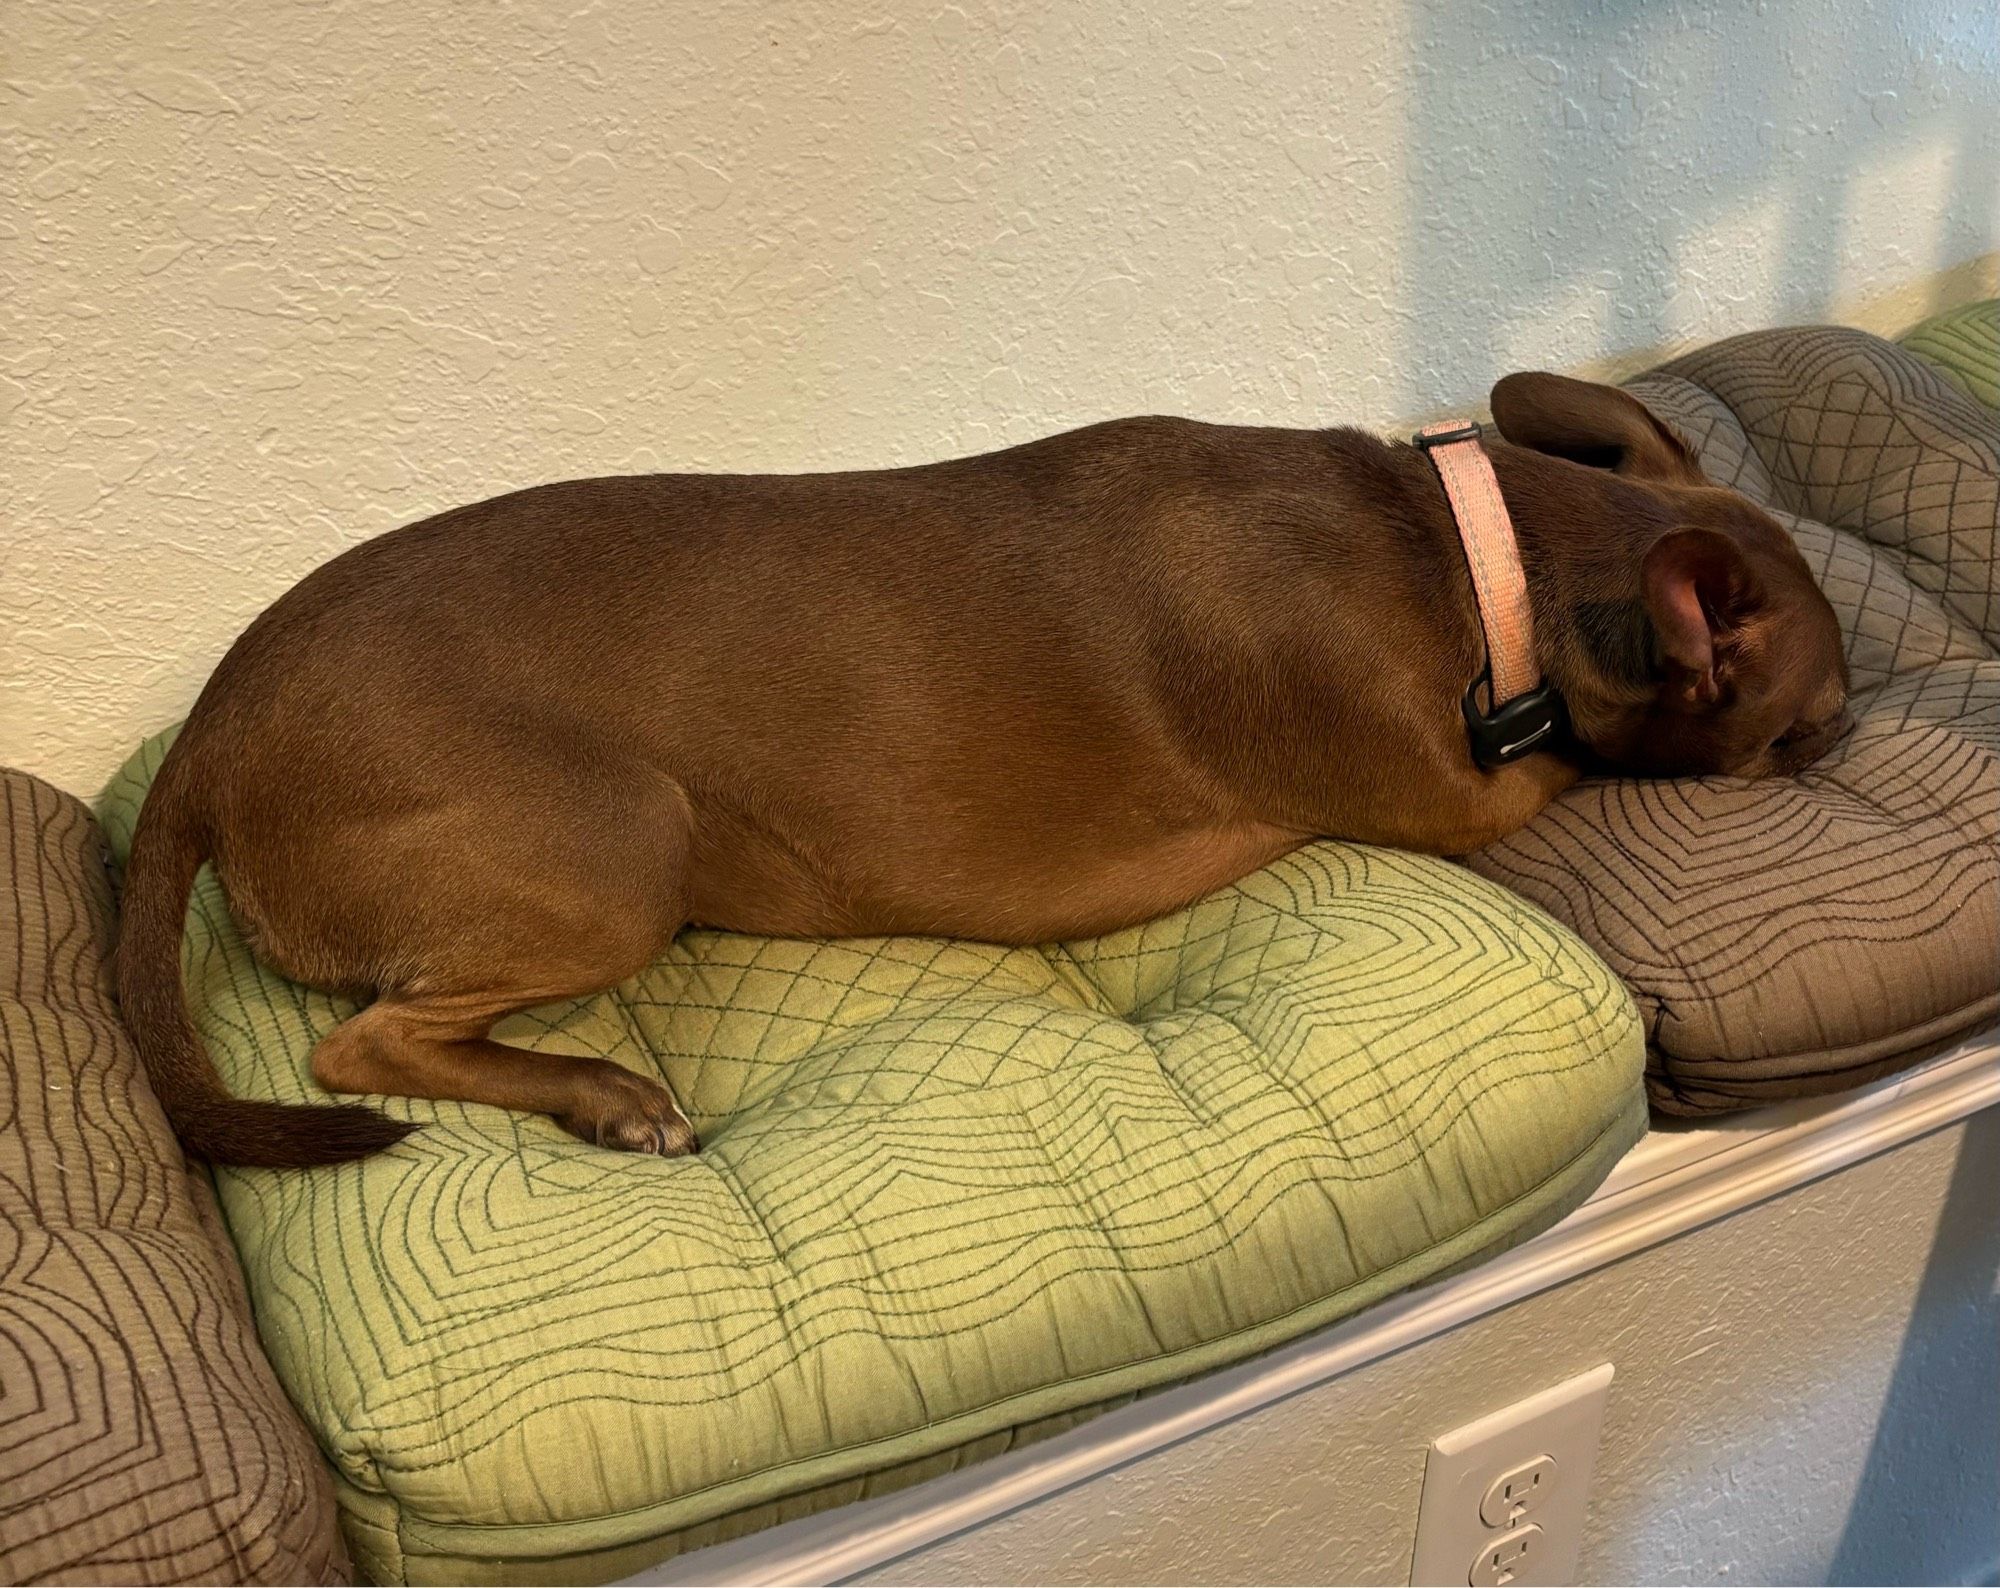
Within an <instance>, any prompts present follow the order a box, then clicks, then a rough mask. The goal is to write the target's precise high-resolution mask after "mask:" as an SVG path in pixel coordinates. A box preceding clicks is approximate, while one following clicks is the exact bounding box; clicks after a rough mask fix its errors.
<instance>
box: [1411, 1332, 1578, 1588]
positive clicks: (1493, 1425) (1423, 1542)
mask: <svg viewBox="0 0 2000 1588" xmlns="http://www.w3.org/2000/svg"><path fill="white" fill-rule="evenodd" d="M1610 1389H1611V1365H1610V1363H1608V1362H1607V1363H1606V1364H1605V1365H1604V1366H1602V1367H1597V1368H1592V1369H1591V1370H1590V1371H1589V1372H1588V1373H1582V1374H1579V1375H1578V1376H1577V1377H1575V1378H1573V1379H1570V1380H1569V1381H1568V1382H1567V1383H1563V1384H1558V1385H1556V1386H1555V1388H1553V1389H1547V1390H1543V1391H1542V1392H1541V1393H1540V1394H1539V1395H1531V1396H1529V1397H1528V1398H1527V1399H1526V1400H1523V1401H1517V1402H1515V1403H1514V1404H1513V1405H1512V1406H1506V1407H1502V1408H1501V1409H1500V1410H1499V1411H1497V1412H1494V1413H1492V1414H1491V1415H1490V1416H1486V1417H1482V1418H1480V1419H1479V1420H1478V1421H1477V1422H1471V1423H1467V1424H1466V1425H1465V1426H1464V1427H1462V1428H1454V1429H1453V1430H1452V1431H1451V1432H1450V1433H1448V1434H1445V1435H1443V1436H1442V1437H1440V1438H1438V1439H1436V1440H1434V1441H1432V1444H1431V1450H1430V1458H1429V1460H1428V1461H1427V1462H1426V1463H1425V1466H1424V1494H1423V1500H1422V1503H1421V1505H1420V1507H1419V1509H1418V1512H1417V1547H1416V1554H1415V1557H1414V1558H1413V1559H1412V1561H1411V1563H1410V1581H1411V1582H1412V1583H1416V1584H1431V1585H1436V1584H1446V1583H1448V1584H1450V1585H1451V1588H1462V1585H1466V1584H1470V1585H1473V1588H1560V1585H1562V1584H1565V1583H1568V1582H1569V1581H1570V1580H1571V1578H1572V1577H1573V1576H1574V1575H1575V1572H1576V1557H1577V1555H1578V1553H1579V1551H1581V1549H1582V1548H1583V1520H1584V1513H1585V1511H1586V1509H1587V1508H1588V1505H1589V1501H1590V1475H1591V1470H1592V1468H1594V1467H1595V1466H1596V1464H1597V1440H1598V1435H1599V1434H1600V1433H1601V1432H1602V1430H1603V1427H1604V1403H1605V1398H1606V1396H1607V1395H1608V1394H1609V1393H1610Z"/></svg>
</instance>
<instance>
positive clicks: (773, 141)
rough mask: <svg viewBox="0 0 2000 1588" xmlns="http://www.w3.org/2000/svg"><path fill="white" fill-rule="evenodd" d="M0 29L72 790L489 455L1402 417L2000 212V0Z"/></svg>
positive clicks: (598, 455)
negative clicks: (309, 573)
mask: <svg viewBox="0 0 2000 1588" xmlns="http://www.w3.org/2000/svg"><path fill="white" fill-rule="evenodd" d="M6 32H7V35H8V38H7V42H8V46H9V56H8V60H7V64H6V68H5V74H4V75H5V78H6V79H7V80H6V81H5V83H4V84H0V141H4V147H5V151H6V158H5V176H6V182H7V190H6V192H5V193H0V206H3V207H0V226H4V228H5V231H4V236H0V247H4V274H0V290H4V295H5V308H4V311H0V312H4V314H5V316H6V320H7V322H8V326H9V330H10V332H11V336H10V340H9V343H8V345H7V347H6V350H5V354H4V364H0V402H4V403H6V404H9V405H11V411H10V413H9V419H10V425H9V429H8V433H7V439H6V442H5V462H6V471H7V472H6V478H5V480H4V482H0V489H3V490H4V494H0V534H4V537H5V543H4V546H0V551H4V558H0V759H5V760H8V761H12V762H16V763H19V764H25V765H27V766H29V767H31V768H33V769H35V770H37V771H40V772H42V773H44V774H46V775H48V776H50V777H52V778H54V779H55V780H56V781H58V782H60V783H63V784H65V785H67V786H69V787H71V788H75V789H78V790H80V791H85V792H88V791H90V790H93V789H94V788H95V787H96V786H97V784H98V783H99V782H100V781H101V780H102V779H103V778H104V776H105V775H106V774H107V773H108V772H109V771H110V770H111V768H112V767H113V766H114V765H115V763H116V761H117V760H118V759H119V758H120V756H121V755H122V754H123V753H124V752H125V751H126V750H127V749H128V748H129V747H130V746H131V745H132V743H133V742H134V741H136V739H137V738H138V737H139V736H140V735H141V734H143V733H144V732H146V731H148V730H150V729H152V728H155V727H158V726H160V725H161V724H163V723H164V722H166V721H168V720H170V719H172V718H174V717H175V716H177V715H179V714H180V713H181V712H183V711H184V710H185V709H186V707H187V705H188V704H189V702H190V701H191V700H192V698H193V696H194V693H195V691H196V689H197V688H198V687H199V685H200V682H201V680H202V679H203V678H204V677H205V676H206V674H207V672H208V670H209V668H210V667H211V666H213V664H214V662H215V661H216V659H217V658H218V657H219V656H220V654H221V653H222V651H223V649H224V648H225V647H226V646H227V644H228V642H229V641H230V639H231V638H232V637H233V636H234V635H235V634H236V632H237V631H238V630H239V629H240V628H241V627H242V625H243V624H244V623H245V622H247V621H248V620H249V619H250V618H251V617H252V616H253V615H254V614H255V613H256V612H257V611H258V610H259V609H260V608H262V607H263V606H264V605H265V604H266V603H267V602H269V601H270V600H271V599H272V598H273V597H274V596H276V595H277V594H278V593H279V592H280V591H282V590H283V589H285V588H286V587H287V586H288V585H289V584H291V583H292V582H293V581H294V580H296V579H297V578H298V577H299V576H300V575H301V574H303V573H304V572H305V571H306V570H307V569H309V568H311V567H312V566H314V565H315V564H316V563H318V562H320V561H322V560H324V559H325V558H327V557H328V556H330V555H332V554H333V553H335V552H336V551H338V550H340V549H341V548H343V547H344V546H347V545H349V544H352V543H353V542H354V541H356V540H358V539H360V538H362V537H364V536H367V535H371V534H375V533H378V532H379V531H381V530H384V529H387V528H389V527H391V526H393V525H395V524H398V523H403V522H406V521H408V520H411V519H413V518H417V517H420V516H422V515H423V514H425V513H427V512H431V511H434V510H436V509H439V508H442V507H446V506H449V505H452V504H454V503H458V502H463V501H466V500H470V499H474V498H478V497H482V496H486V495H490V494H493V493H495V492H498V491H500V490H503V489H507V488H511V487H514V486H520V485H525V484H530V483H533V482H536V481H540V480H547V479H551V478H559V477H563V476H573V475H581V474H590V473H599V472H611V471H619V470H643V469H654V468H663V467H666V468H671V467H688V468H722V467H734V468H772V469H784V468H814V467H826V466H832V465H858V464H887V463H896V462H905V461H914V460H918V459H923V458H930V457H936V456H939V455H943V454H949V453H954V452H961V451H967V450H973V449H978V448H983V447H988V446H991V445H994V444H996V443H1000V442H1004V441H1011V440H1018V439H1023V438H1026V437H1028V436H1031V435H1034V434H1037V433H1040V432H1043V431H1047V430H1050V429H1055V428H1058V427H1061V426H1065V425H1070V424H1074V423H1079V422H1083V421H1087V420H1090V419H1094V418H1099V417H1103V416H1105V415H1109V414H1117V413H1129V412H1138V411H1146V410H1167V411H1178V412H1184V413H1192V414H1197V415H1202V416H1207V417H1214V418H1237V419H1246V420H1249V419H1255V420H1264V421H1271V422H1281V423H1299V424H1316V423H1330V422H1335V421H1358V422H1364V423H1383V422H1387V421H1389V420H1391V419H1394V418H1396V417H1398V416H1406V415H1409V414H1412V413H1416V412H1420V411H1428V410H1430V409H1433V408H1435V407H1436V406H1437V405H1439V404H1440V403H1445V402H1457V401H1462V400H1465V399H1466V398H1468V397H1476V396H1478V395H1479V394H1480V393H1482V392H1483V390H1484V388H1485V387H1486V385H1487V384H1488V383H1489V382H1490V381H1491V379H1492V378H1493V377H1494V376H1495V375H1496V374H1498V373H1500V372H1501V371H1503V370H1505V369H1507V368H1509V367H1515V366H1519V365H1523V364H1535V365H1553V366H1558V367H1564V366H1578V365H1587V364H1591V363H1593V362H1597V361H1601V360H1604V359H1607V358H1609V359H1612V360H1616V359H1617V358H1618V357H1619V356H1620V355H1623V354H1627V353H1630V352H1631V351H1632V350H1635V349H1644V348H1649V347H1653V346H1656V345H1658V344H1662V343H1669V342H1674V341H1682V340H1686V339H1690V338H1705V337H1709V336H1713V335H1717V334H1721V333H1724V332H1728V331H1732V330H1737V329H1742V328H1745V327H1748V326H1752V325H1757V324H1763V323H1769V322H1773V321H1782V320H1794V319H1803V318H1823V317H1847V316H1860V317H1862V318H1863V319H1864V320H1865V319H1868V318H1869V317H1870V316H1873V318H1874V320H1876V321H1881V322H1884V323H1885V324H1886V322H1887V321H1888V320H1890V319H1893V318H1895V317H1896V316H1903V315H1907V316H1911V317H1913V316H1914V315H1915V314H1916V313H1918V312H1921V311H1922V310H1924V309H1926V308H1929V307H1930V306H1931V303H1932V300H1934V299H1937V298H1940V297H1944V296H1952V297H1964V296H1969V295H1971V294H1972V293H1974V292H1978V291H1990V290H1993V288H1994V277H1995V268H1996V261H2000V253H1997V252H1996V250H2000V28H1996V27H1995V25H1994V23H1993V21H1992V18H1991V12H1990V8H1988V7H1986V6H1983V5H1974V4H1967V3H1965V0H1898V3H1896V4H1888V3H1885V0H1822V3H1820V4H1816V5H1813V6H1810V7H1803V8H1800V7H1790V6H1767V5H1757V6H1752V5H1749V4H1739V3H1735V0H1731V3H1727V4H1721V3H1716V0H1672V3H1661V4H1651V5H1644V6H1639V5H1632V4H1615V3H1611V0H1601V3H1594V4H1584V3H1577V4H1544V3H1541V0H1493V3H1490V4H1484V5H1473V4H1468V3H1462V0H1351V3H1341V4H1334V3H1326V4H1322V5H1319V6H1312V5H1303V4H1300V3H1299V0H1224V3H1219V4H1212V3H1208V0H1174V3H1166V4H1148V5H1130V4H1121V3H1115V0H1096V3H1092V4H1087V5H1086V4H1062V5H1053V4H1051V5H1030V4H1027V3H1025V0H952V3H938V0H818V3H799V4H788V5H784V6H772V5H754V6H753V5H749V4H744V3H733V4H732V3H729V0H676V3H674V4H671V5H665V4H657V3H641V0H631V3H621V0H601V3H597V4H574V3H561V4H559V3H555V0H537V3H533V4H524V5H515V6H487V5H481V6H471V5H460V4H447V3H444V0H325V3H319V4H310V5H308V4H280V3H277V0H256V3H244V0H156V3H152V4H146V5H135V4H130V3H127V0H67V3H63V4H21V5H16V6H13V7H10V9H9V13H8V18H7V23H6ZM1889 328H1893V327H1889ZM662 643H671V636H663V637H662Z"/></svg>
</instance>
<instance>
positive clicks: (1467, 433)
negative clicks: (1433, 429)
mask: <svg viewBox="0 0 2000 1588" xmlns="http://www.w3.org/2000/svg"><path fill="white" fill-rule="evenodd" d="M1485 434H1486V427H1485V426H1484V425H1482V424H1481V423H1480V422H1479V421H1478V420H1477V419H1474V420H1471V421H1469V422H1468V423H1466V424H1462V425H1460V426H1458V428H1457V429H1455V430H1440V431H1439V432H1438V433H1437V434H1436V435H1434V436H1427V435H1425V434H1424V433H1423V432H1422V431H1421V430H1419V431H1418V432H1417V433H1416V434H1415V435H1413V436H1411V437H1410V445H1411V446H1413V447H1415V448H1416V449H1417V450H1418V451H1419V452H1428V451H1430V449H1431V448H1432V447H1446V446H1450V445H1451V443H1452V442H1454V441H1477V440H1478V439H1479V438H1480V437H1481V436H1483V435H1485Z"/></svg>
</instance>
